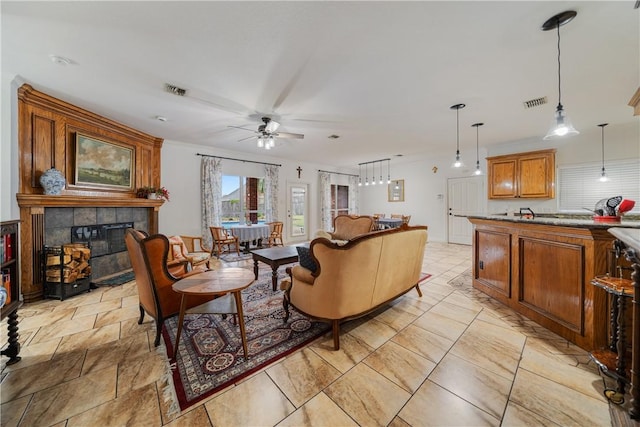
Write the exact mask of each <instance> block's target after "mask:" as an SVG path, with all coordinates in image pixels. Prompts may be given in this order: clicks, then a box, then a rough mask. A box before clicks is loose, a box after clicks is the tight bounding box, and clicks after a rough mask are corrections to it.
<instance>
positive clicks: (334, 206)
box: [331, 184, 349, 221]
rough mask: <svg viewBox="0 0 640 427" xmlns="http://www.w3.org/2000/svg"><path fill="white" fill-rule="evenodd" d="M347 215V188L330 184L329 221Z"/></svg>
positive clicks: (346, 186)
mask: <svg viewBox="0 0 640 427" xmlns="http://www.w3.org/2000/svg"><path fill="white" fill-rule="evenodd" d="M347 214H349V186H348V185H337V184H331V220H332V221H333V219H334V218H335V217H336V216H338V215H347Z"/></svg>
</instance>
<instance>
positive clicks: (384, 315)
mask: <svg viewBox="0 0 640 427" xmlns="http://www.w3.org/2000/svg"><path fill="white" fill-rule="evenodd" d="M369 317H371V318H373V319H375V320H377V321H378V322H382V323H384V324H385V325H387V326H389V327H390V328H391V329H393V330H394V331H396V332H398V331H401V330H402V329H404V328H406V327H407V326H408V325H409V324H410V323H411V322H413V321H414V320H416V318H417V317H418V316H416V315H415V314H411V313H408V312H406V311H403V310H400V309H398V308H395V307H389V306H386V307H385V308H384V309H382V310H379V311H376V312H373V313H371V314H370V316H369Z"/></svg>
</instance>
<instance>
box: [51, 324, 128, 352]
mask: <svg viewBox="0 0 640 427" xmlns="http://www.w3.org/2000/svg"><path fill="white" fill-rule="evenodd" d="M119 337H120V325H118V324H113V325H107V326H103V327H102V328H94V329H89V330H88V331H83V332H78V333H77V334H73V335H67V336H64V337H62V339H61V342H60V346H59V347H58V349H57V350H56V354H58V355H59V354H62V353H69V352H71V351H74V350H80V349H88V348H91V347H95V346H97V345H101V344H105V343H108V342H112V341H116V340H118V338H119Z"/></svg>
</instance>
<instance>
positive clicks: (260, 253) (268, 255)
mask: <svg viewBox="0 0 640 427" xmlns="http://www.w3.org/2000/svg"><path fill="white" fill-rule="evenodd" d="M251 254H252V255H253V274H254V276H255V278H256V279H258V261H261V262H264V263H265V264H268V265H270V266H271V284H272V285H273V290H274V291H275V290H276V288H277V286H278V267H280V266H281V265H284V264H291V263H292V262H297V261H298V250H297V249H296V246H275V247H273V248H266V249H256V250H253V251H251Z"/></svg>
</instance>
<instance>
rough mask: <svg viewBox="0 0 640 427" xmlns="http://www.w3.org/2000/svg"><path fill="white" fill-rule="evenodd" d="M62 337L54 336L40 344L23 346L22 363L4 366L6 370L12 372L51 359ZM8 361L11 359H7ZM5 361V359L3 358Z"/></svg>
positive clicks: (21, 352)
mask: <svg viewBox="0 0 640 427" xmlns="http://www.w3.org/2000/svg"><path fill="white" fill-rule="evenodd" d="M61 340H62V338H54V339H52V340H49V341H44V342H41V343H38V344H32V345H28V346H22V345H21V348H20V357H21V358H22V359H21V360H20V363H14V364H13V365H7V366H5V367H4V368H3V370H4V371H6V372H12V371H16V370H19V369H23V368H26V367H27V366H31V365H36V364H38V363H42V362H45V361H47V360H51V358H52V357H53V355H54V353H55V352H56V349H57V348H58V346H59V345H60V341H61ZM6 360H7V361H8V360H9V359H6ZM3 362H4V360H3Z"/></svg>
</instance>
